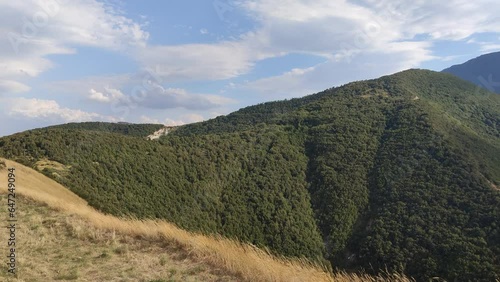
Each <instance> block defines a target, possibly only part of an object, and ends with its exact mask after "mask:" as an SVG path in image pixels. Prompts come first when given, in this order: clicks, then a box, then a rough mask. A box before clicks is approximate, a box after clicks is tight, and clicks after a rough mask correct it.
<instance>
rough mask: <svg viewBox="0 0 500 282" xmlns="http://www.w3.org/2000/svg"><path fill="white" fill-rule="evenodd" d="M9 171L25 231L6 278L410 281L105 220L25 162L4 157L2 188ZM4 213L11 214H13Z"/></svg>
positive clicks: (156, 226) (157, 224)
mask: <svg viewBox="0 0 500 282" xmlns="http://www.w3.org/2000/svg"><path fill="white" fill-rule="evenodd" d="M5 163H6V166H5ZM8 168H9V169H10V168H14V169H15V170H14V171H15V176H14V177H15V179H16V181H15V182H14V183H15V184H16V187H15V193H16V197H15V199H16V207H17V209H16V216H17V219H18V223H19V224H20V226H22V228H18V229H17V230H16V232H17V233H16V238H17V245H16V247H17V253H16V254H17V257H18V260H17V266H16V270H17V275H16V276H15V277H13V276H12V275H11V274H8V272H7V271H2V272H1V273H0V277H1V278H2V281H54V280H55V281H57V280H65V281H156V282H159V281H286V282H288V281H315V282H316V281H338V282H344V281H355V282H372V281H381V280H384V281H394V282H410V281H411V280H410V279H407V278H405V277H404V276H401V275H397V274H395V275H384V276H378V277H374V276H368V275H350V274H346V273H336V274H331V273H326V272H324V271H323V270H321V269H320V268H318V267H316V266H313V265H311V264H310V263H308V262H305V261H300V260H289V259H283V258H279V257H273V256H270V255H269V254H268V253H266V252H264V251H262V250H259V249H256V248H255V247H253V246H249V245H244V244H241V243H239V242H236V241H231V240H227V239H224V238H220V237H218V238H213V237H205V236H202V235H199V234H193V233H189V232H186V231H184V230H181V229H178V228H177V227H175V226H174V225H172V224H170V223H168V222H164V221H150V220H149V221H140V220H134V219H127V218H116V217H113V216H109V215H104V214H102V213H99V212H98V211H96V210H94V209H92V208H90V207H89V206H88V205H87V203H86V202H85V201H84V200H82V199H81V198H79V197H78V196H76V195H75V194H73V193H72V192H70V191H69V190H67V189H66V188H65V187H63V186H61V185H60V184H58V183H57V182H55V181H54V180H52V179H49V178H48V177H46V176H44V175H42V174H40V173H38V172H36V171H35V170H33V169H30V168H28V167H25V166H23V165H21V164H19V163H15V162H12V161H5V160H2V159H0V180H1V181H2V183H8V181H7V178H8V174H9V171H7V169H8ZM6 193H7V187H6V186H5V185H2V186H1V187H0V199H1V200H2V202H7V201H6V198H7V195H6ZM0 214H2V215H3V216H4V218H7V216H8V215H7V210H6V209H2V210H0ZM3 251H7V250H6V247H4V248H3ZM28 258H29V259H28ZM2 268H3V269H4V270H5V266H4V267H2Z"/></svg>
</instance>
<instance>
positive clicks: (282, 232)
mask: <svg viewBox="0 0 500 282" xmlns="http://www.w3.org/2000/svg"><path fill="white" fill-rule="evenodd" d="M88 126H90V128H92V126H91V125H88ZM88 126H86V127H88ZM107 131H109V130H107ZM107 131H102V130H101V131H95V130H88V128H84V129H80V128H78V126H74V127H73V128H68V127H64V126H63V127H52V128H45V129H39V130H32V131H27V132H23V133H19V134H15V135H12V136H8V137H4V138H1V139H0V155H1V156H4V157H7V158H11V159H16V160H18V161H20V162H22V163H24V164H28V165H31V166H37V164H38V165H39V164H40V162H47V161H56V162H58V163H60V164H61V165H60V166H58V167H57V168H56V167H54V168H51V167H47V166H45V168H44V173H46V174H47V175H51V176H52V177H54V178H55V179H56V180H57V181H59V182H61V183H63V184H64V185H66V186H67V187H69V188H70V189H72V190H73V191H74V192H75V193H77V194H78V195H80V196H81V197H83V198H84V199H86V200H87V201H88V202H89V204H91V205H92V206H94V207H96V208H98V209H100V210H102V211H104V212H108V213H112V214H118V215H120V214H134V215H136V216H138V217H157V218H165V219H167V220H169V221H172V222H174V223H176V224H178V225H179V226H181V227H183V228H187V229H189V230H198V231H202V232H207V233H219V234H222V235H225V236H229V237H237V238H239V239H242V240H244V241H247V242H251V243H253V244H256V245H257V246H266V247H269V248H270V249H271V250H272V251H274V252H276V253H280V254H284V255H287V256H306V257H308V258H311V259H314V260H323V259H327V260H329V261H331V262H332V265H333V266H334V267H340V268H345V269H353V270H356V269H361V268H363V269H365V270H368V271H373V272H378V271H379V269H384V268H386V267H387V268H388V269H389V270H390V271H394V270H400V271H404V272H405V273H406V274H408V275H410V276H413V277H415V278H417V279H419V280H422V281H424V280H426V279H428V278H430V277H435V276H439V277H442V278H445V279H448V280H457V281H467V280H482V281H491V280H494V279H495V278H498V277H499V275H500V273H499V269H500V262H499V259H500V258H499V254H500V226H499V224H498V222H500V194H499V191H498V188H497V187H498V186H499V184H500V158H499V156H500V96H498V95H494V94H493V93H490V92H487V91H482V90H481V91H477V88H476V87H475V86H474V85H473V84H470V83H468V82H465V81H462V80H460V79H458V78H456V77H454V76H452V75H449V74H443V73H436V72H431V71H424V70H409V71H405V72H401V73H398V74H395V75H392V76H386V77H382V78H380V79H376V80H370V81H361V82H355V83H351V84H348V85H345V86H342V87H339V88H333V89H329V90H326V91H324V92H321V93H318V94H315V95H311V96H307V97H304V98H301V99H292V100H289V101H279V102H271V103H265V104H261V105H256V106H252V107H248V108H245V109H242V110H240V111H237V112H234V113H232V114H230V115H227V116H223V117H218V118H216V119H213V120H210V121H207V122H202V123H197V124H192V125H186V126H182V127H179V128H177V130H176V131H174V132H172V133H170V134H169V135H167V136H164V137H162V138H161V139H160V140H159V141H158V142H156V141H147V140H145V138H144V137H139V136H130V135H124V134H122V133H123V131H120V132H121V133H120V132H116V131H115V132H113V131H112V132H107ZM138 132H141V131H140V130H138ZM146 135H147V134H144V135H143V136H146Z"/></svg>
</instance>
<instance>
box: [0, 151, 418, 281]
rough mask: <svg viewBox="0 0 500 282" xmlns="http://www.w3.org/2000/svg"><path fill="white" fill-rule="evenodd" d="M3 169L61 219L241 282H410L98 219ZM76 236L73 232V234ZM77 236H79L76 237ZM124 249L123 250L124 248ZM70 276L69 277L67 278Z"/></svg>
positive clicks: (45, 185)
mask: <svg viewBox="0 0 500 282" xmlns="http://www.w3.org/2000/svg"><path fill="white" fill-rule="evenodd" d="M6 162H7V167H15V168H16V179H17V182H16V183H17V193H18V194H20V195H23V196H26V197H28V198H31V199H33V200H35V201H37V202H42V203H45V204H47V205H48V206H49V207H51V208H53V209H55V210H58V211H62V212H64V213H65V214H69V215H72V216H73V217H75V216H76V217H78V218H81V219H83V220H84V221H85V222H88V224H90V225H91V226H92V227H93V228H95V229H96V230H104V231H107V232H112V233H113V234H115V233H116V234H121V235H123V236H131V237H133V238H142V239H143V240H145V241H150V242H156V243H158V242H163V243H166V244H168V245H170V246H175V247H176V248H178V249H180V250H181V251H182V252H184V253H185V254H186V255H187V256H188V257H190V258H192V259H194V260H196V261H202V262H204V263H206V264H209V265H210V266H211V267H213V268H218V269H224V270H225V271H226V273H227V274H231V275H232V276H233V277H239V278H240V280H246V281H287V282H292V281H301V282H302V281H315V282H316V281H318V282H319V281H410V280H409V279H407V278H406V277H402V276H398V275H392V276H391V275H389V276H386V277H384V278H382V277H371V276H367V275H361V276H360V275H349V274H343V273H339V274H331V273H328V272H326V271H325V270H324V269H322V268H321V267H319V266H316V265H313V264H311V263H310V262H308V261H305V260H296V259H286V258H278V257H275V256H272V255H270V254H269V253H267V252H266V251H263V250H261V249H258V248H256V247H254V246H251V245H248V244H242V243H240V242H236V241H233V240H228V239H224V238H220V237H209V236H203V235H199V234H194V233H191V232H187V231H185V230H182V229H180V228H177V227H176V226H175V225H173V224H170V223H168V222H165V221H159V220H144V221H143V220H135V219H123V218H117V217H114V216H110V215H105V214H102V213H100V212H98V211H96V210H95V209H93V208H91V207H89V206H88V205H87V204H86V202H85V201H83V200H82V199H81V198H79V197H78V196H76V195H75V194H73V193H72V192H71V191H69V190H68V189H66V188H65V187H63V186H61V185H60V184H58V183H57V182H55V181H53V180H52V179H49V178H47V177H45V176H43V175H41V174H40V173H38V172H36V171H34V170H32V169H30V168H27V167H24V166H22V165H20V164H17V163H15V162H12V161H8V160H7V161H6ZM0 175H2V177H1V178H0V181H1V182H0V185H1V186H0V187H1V188H2V189H1V191H2V192H3V193H5V191H6V188H5V186H6V183H7V181H6V179H5V173H0ZM74 232H77V233H78V231H74ZM77 236H81V235H78V234H77ZM124 248H125V247H124ZM119 252H121V251H119ZM72 274H74V273H69V274H68V275H72Z"/></svg>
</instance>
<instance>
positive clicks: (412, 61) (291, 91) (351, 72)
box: [236, 43, 430, 99]
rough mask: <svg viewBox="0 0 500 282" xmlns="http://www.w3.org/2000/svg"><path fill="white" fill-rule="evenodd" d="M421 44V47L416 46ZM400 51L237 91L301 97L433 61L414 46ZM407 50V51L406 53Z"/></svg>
mask: <svg viewBox="0 0 500 282" xmlns="http://www.w3.org/2000/svg"><path fill="white" fill-rule="evenodd" d="M415 44H419V43H415ZM394 48H395V49H397V51H394V52H391V51H390V48H389V50H388V51H387V52H384V53H380V52H365V53H361V54H359V55H357V56H353V57H352V58H350V59H349V60H345V59H343V60H335V59H332V60H328V61H326V62H323V63H321V64H318V65H316V66H314V67H310V68H305V69H293V70H291V71H289V72H285V73H284V74H282V75H278V76H273V77H267V78H263V79H258V80H255V81H251V82H248V83H245V84H242V85H239V86H236V88H240V89H247V90H251V91H254V92H257V93H260V94H263V95H266V96H267V97H270V96H271V98H272V99H278V98H279V99H281V98H290V97H301V96H304V95H308V94H314V93H317V92H319V91H322V90H324V89H327V88H331V87H333V86H339V85H342V84H345V83H348V82H351V81H355V80H364V79H370V78H377V77H380V76H382V75H386V74H390V73H395V72H398V71H401V70H404V69H408V68H412V67H417V66H418V64H419V62H420V61H422V60H426V59H427V58H428V57H430V54H429V52H428V51H426V50H425V48H422V49H419V50H422V52H414V50H413V49H414V48H413V47H412V46H396V47H394ZM405 49H406V51H405Z"/></svg>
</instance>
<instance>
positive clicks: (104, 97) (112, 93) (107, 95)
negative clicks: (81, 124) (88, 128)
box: [88, 87, 125, 103]
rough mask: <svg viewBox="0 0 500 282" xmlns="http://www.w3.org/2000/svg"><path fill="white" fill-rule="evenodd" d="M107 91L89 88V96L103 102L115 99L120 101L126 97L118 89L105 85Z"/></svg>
mask: <svg viewBox="0 0 500 282" xmlns="http://www.w3.org/2000/svg"><path fill="white" fill-rule="evenodd" d="M104 89H105V92H104V93H103V92H99V91H96V90H95V89H93V88H91V89H90V90H89V96H88V98H89V99H90V100H93V101H97V102H101V103H110V102H114V101H120V100H123V99H125V95H123V93H122V92H121V91H120V90H118V89H113V88H109V87H105V88H104Z"/></svg>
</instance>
